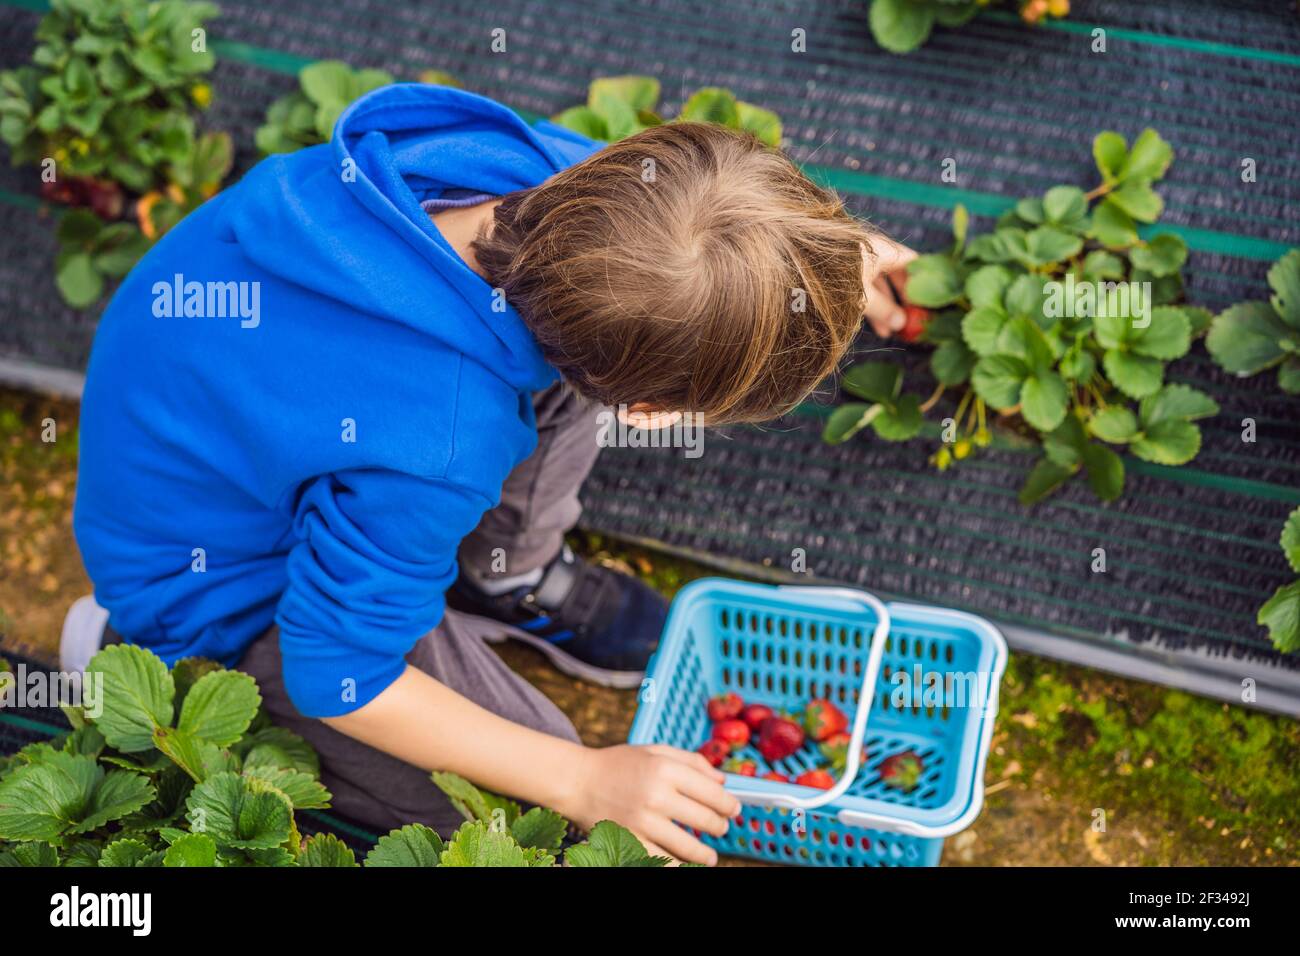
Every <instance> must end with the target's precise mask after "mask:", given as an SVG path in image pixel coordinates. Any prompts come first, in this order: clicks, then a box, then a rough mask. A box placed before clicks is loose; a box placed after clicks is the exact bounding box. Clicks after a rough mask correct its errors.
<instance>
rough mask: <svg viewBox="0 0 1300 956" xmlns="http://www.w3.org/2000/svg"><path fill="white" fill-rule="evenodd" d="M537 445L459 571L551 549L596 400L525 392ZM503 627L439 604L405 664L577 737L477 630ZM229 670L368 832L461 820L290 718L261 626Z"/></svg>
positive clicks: (541, 555)
mask: <svg viewBox="0 0 1300 956" xmlns="http://www.w3.org/2000/svg"><path fill="white" fill-rule="evenodd" d="M534 407H535V408H536V411H537V433H538V444H537V449H536V450H535V451H534V452H533V454H532V455H530V456H529V457H528V458H527V459H526V460H525V461H523V462H522V463H521V464H520V465H519V467H517V468H516V469H515V470H514V471H513V472H512V473H511V474H510V477H509V478H508V479H507V480H506V482H505V485H504V486H503V487H502V489H501V503H500V504H499V505H497V507H495V508H493V509H492V510H491V511H489V512H487V513H486V514H485V515H484V516H483V519H482V521H480V522H479V526H478V527H477V528H476V529H475V530H474V532H473V533H472V534H470V535H469V537H467V538H466V539H465V540H464V541H463V542H462V543H461V547H460V555H459V558H460V563H461V566H462V567H463V568H470V569H482V570H483V571H484V572H486V571H487V570H488V569H490V568H492V561H493V554H494V551H495V549H498V548H500V549H503V552H496V553H497V554H498V555H499V554H501V553H504V554H505V556H506V561H507V568H506V573H507V574H509V575H516V574H524V573H527V572H528V571H530V570H532V569H535V568H539V567H541V566H542V565H544V564H546V563H548V562H549V561H550V560H551V558H553V557H555V555H556V554H558V553H559V550H560V547H561V546H562V544H563V541H564V533H565V532H566V531H568V530H569V529H570V528H572V527H573V526H574V524H576V523H577V520H578V515H579V514H580V513H581V511H582V507H581V505H580V504H579V502H578V488H579V486H580V485H581V484H582V481H583V479H584V478H586V476H587V473H588V472H589V471H590V470H591V466H592V464H593V463H594V462H595V460H596V453H597V451H598V450H599V448H598V446H597V444H596V434H597V431H596V420H595V416H596V414H597V412H598V411H599V408H598V407H596V406H593V405H592V404H590V403H589V402H586V401H585V400H583V399H581V398H579V397H578V396H577V395H575V394H574V393H573V392H572V391H570V390H569V389H567V388H564V387H562V386H558V385H557V386H552V387H551V388H548V389H546V390H545V391H543V392H539V393H538V394H537V395H536V396H535V397H534ZM509 630H510V628H509V627H508V626H507V625H504V624H501V623H499V622H497V621H492V620H488V619H486V618H481V617H475V616H473V615H468V614H460V613H458V612H456V611H452V610H450V609H449V610H448V611H447V612H446V614H445V616H444V617H443V620H442V623H440V624H439V625H438V626H437V627H436V628H435V629H434V630H433V631H431V632H430V633H428V634H426V635H425V636H424V637H422V638H421V639H420V640H419V642H418V643H417V644H416V645H415V647H414V648H413V649H412V650H411V652H410V653H409V654H408V655H407V656H406V659H407V661H408V662H409V663H410V664H411V665H412V666H414V667H418V668H419V669H420V670H422V671H424V672H425V673H426V674H429V675H431V676H432V677H434V678H436V679H437V680H439V681H441V682H442V683H443V684H445V685H447V686H448V687H450V688H451V689H452V690H454V691H456V692H458V693H460V694H462V695H463V696H465V697H467V698H469V699H470V700H472V701H474V703H476V704H478V705H480V706H481V707H484V708H486V709H487V710H490V711H492V712H494V713H496V714H500V715H501V716H502V717H505V718H506V719H507V720H512V721H514V722H515V723H517V724H523V725H524V726H526V727H532V728H534V729H536V730H541V731H544V732H545V733H548V734H553V735H555V736H557V737H564V738H566V739H568V740H575V741H576V740H577V739H578V736H577V734H576V732H575V731H574V729H573V725H572V724H571V723H569V720H568V718H567V717H565V716H564V714H563V713H561V712H560V710H559V708H557V707H556V706H555V705H554V704H552V703H551V702H550V701H549V700H548V699H547V698H546V697H544V696H543V695H542V693H541V692H540V691H538V690H537V689H536V688H535V687H533V686H532V685H531V684H529V683H528V682H527V681H525V680H524V679H523V678H521V677H520V676H519V675H518V674H516V673H515V672H514V671H512V670H510V668H509V667H507V666H506V665H505V663H504V662H503V661H502V660H501V658H499V657H498V656H497V655H496V654H495V653H494V652H493V651H492V649H491V648H490V647H488V646H487V643H486V642H485V638H488V637H493V638H495V637H500V636H502V635H504V634H505V633H507V632H508V631H509ZM239 668H240V670H243V671H245V672H247V673H248V674H251V675H252V676H253V677H254V678H255V679H256V680H257V683H258V686H259V687H260V688H261V691H262V699H263V701H264V703H265V705H266V708H267V711H268V713H269V714H270V716H271V717H272V719H274V720H275V722H276V723H278V724H281V725H283V726H285V727H288V728H289V729H290V730H293V731H294V732H295V733H297V734H299V735H300V736H302V737H303V738H305V739H306V740H307V742H308V743H310V744H311V745H312V746H313V747H315V748H316V751H317V753H319V754H320V759H321V782H322V783H323V784H324V785H325V786H326V787H327V788H328V789H329V791H330V792H331V793H332V794H333V795H334V799H333V807H334V809H335V810H336V811H337V812H339V813H340V814H343V815H345V816H348V817H350V818H352V819H353V820H356V821H357V822H359V823H362V824H364V825H367V826H369V827H371V828H372V829H374V830H375V831H377V832H379V833H386V832H388V831H389V830H391V829H393V828H395V827H400V826H403V825H404V824H407V823H413V822H415V823H424V824H426V825H428V826H430V827H433V828H434V829H435V830H437V831H438V832H439V833H442V834H444V835H446V834H447V833H449V832H451V831H452V830H454V829H455V828H456V827H457V826H459V825H460V822H461V820H462V817H461V816H460V814H459V813H458V812H457V811H456V810H455V809H454V808H453V807H452V806H451V804H450V803H449V802H448V801H447V799H446V798H445V797H443V795H442V792H441V791H440V790H438V788H437V787H435V786H434V785H433V782H432V781H431V780H430V779H429V774H428V773H427V772H426V771H424V770H420V769H418V768H417V767H414V766H412V765H411V764H408V763H404V762H402V761H400V760H398V759H397V758H395V757H390V756H389V755H388V754H385V753H383V752H381V751H379V750H376V749H374V748H373V747H370V746H368V745H366V744H363V743H360V742H359V741H356V740H353V739H352V738H351V737H348V736H347V735H345V734H341V733H339V732H338V731H336V730H332V729H331V728H329V727H327V726H326V725H325V724H324V723H322V722H321V721H319V720H315V719H313V718H310V717H304V716H302V715H301V714H299V713H298V712H297V711H296V710H295V709H294V706H293V704H292V703H291V702H290V700H289V697H288V695H287V694H286V693H285V690H284V679H283V678H282V677H281V674H280V634H279V630H278V628H272V629H271V630H270V631H268V632H267V633H266V634H265V635H264V636H263V637H261V638H259V639H258V640H257V641H256V642H255V643H254V644H253V645H252V646H251V647H249V649H248V651H247V652H246V653H245V655H244V659H243V660H242V661H241V662H240V664H239Z"/></svg>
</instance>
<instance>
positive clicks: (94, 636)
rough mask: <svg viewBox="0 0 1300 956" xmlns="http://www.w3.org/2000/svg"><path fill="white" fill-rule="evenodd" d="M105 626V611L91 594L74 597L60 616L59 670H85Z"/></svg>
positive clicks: (99, 642) (96, 649)
mask: <svg viewBox="0 0 1300 956" xmlns="http://www.w3.org/2000/svg"><path fill="white" fill-rule="evenodd" d="M107 626H108V611H106V610H104V609H103V608H102V607H100V606H99V605H98V604H96V603H95V598H94V597H93V596H92V595H89V594H87V595H86V596H85V597H83V598H77V600H76V601H74V602H73V603H72V607H70V608H68V613H67V615H66V616H65V617H64V618H63V634H62V636H61V637H60V638H59V669H60V670H62V671H64V672H65V673H69V674H73V673H77V672H79V671H84V670H85V669H86V665H87V664H89V663H90V659H91V658H92V657H94V656H95V655H96V654H98V653H99V649H100V647H101V646H102V645H103V643H104V628H105V627H107Z"/></svg>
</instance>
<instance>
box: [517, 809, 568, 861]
mask: <svg viewBox="0 0 1300 956" xmlns="http://www.w3.org/2000/svg"><path fill="white" fill-rule="evenodd" d="M568 828H569V824H568V822H567V821H566V820H565V819H564V817H562V816H560V815H559V814H558V813H556V812H555V811H554V810H547V809H546V808H544V807H533V808H532V809H531V810H529V811H528V812H527V813H525V814H524V815H523V816H521V817H520V818H519V819H518V820H516V821H515V822H514V823H512V824H510V833H511V835H512V836H513V837H514V838H515V840H516V841H517V842H518V843H519V845H520V846H521V847H523V848H524V849H528V848H530V847H535V848H536V849H539V850H549V851H552V852H554V851H556V850H559V848H560V843H561V842H562V841H563V840H564V834H565V833H566V832H567V830H568Z"/></svg>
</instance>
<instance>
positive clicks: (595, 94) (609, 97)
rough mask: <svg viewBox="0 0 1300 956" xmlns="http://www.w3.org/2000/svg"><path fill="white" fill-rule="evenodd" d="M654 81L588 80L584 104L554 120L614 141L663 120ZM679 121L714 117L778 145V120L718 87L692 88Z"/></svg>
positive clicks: (626, 78)
mask: <svg viewBox="0 0 1300 956" xmlns="http://www.w3.org/2000/svg"><path fill="white" fill-rule="evenodd" d="M658 104H659V81H658V80H656V79H655V78H654V77H651V76H610V77H603V78H601V79H598V80H593V81H592V83H591V86H590V87H589V88H588V90H587V104H586V105H585V106H573V107H570V108H569V109H567V110H565V111H564V112H563V113H560V114H559V115H557V116H554V117H552V119H553V120H554V122H556V123H558V124H560V125H561V126H564V127H567V128H568V129H571V130H573V131H575V132H578V133H581V134H583V135H584V136H590V137H591V138H592V139H598V140H603V141H605V142H607V143H613V142H617V141H618V140H620V139H625V138H626V137H628V136H631V135H633V134H634V133H639V132H641V131H642V130H643V129H648V128H649V127H651V126H659V125H660V124H662V123H664V122H666V121H665V120H664V118H663V117H662V116H660V115H659V113H657V112H656V109H657V108H658ZM674 120H676V121H679V122H697V123H717V124H719V125H721V126H726V127H729V128H730V129H740V130H744V131H745V132H747V133H751V134H753V135H754V137H755V138H756V139H758V141H759V142H761V143H763V144H765V145H767V146H771V147H774V148H775V147H777V146H780V145H781V120H780V119H779V118H778V117H777V115H776V114H775V113H773V112H771V111H770V110H765V109H762V108H761V107H758V106H754V105H753V104H752V103H743V102H741V101H740V100H737V99H736V97H735V94H733V93H732V92H731V91H730V90H725V89H722V88H721V87H716V86H710V87H705V88H704V89H702V90H697V91H696V92H695V93H694V94H692V95H691V97H690V98H689V99H688V100H687V101H686V103H685V104H684V105H683V106H682V109H681V112H680V113H678V114H677V116H676V117H674Z"/></svg>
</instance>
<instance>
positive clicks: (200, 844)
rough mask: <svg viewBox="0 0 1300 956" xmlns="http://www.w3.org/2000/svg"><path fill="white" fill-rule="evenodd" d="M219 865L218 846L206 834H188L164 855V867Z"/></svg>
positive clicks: (180, 838) (179, 839)
mask: <svg viewBox="0 0 1300 956" xmlns="http://www.w3.org/2000/svg"><path fill="white" fill-rule="evenodd" d="M216 865H217V844H216V843H215V842H213V840H212V837H210V836H208V835H207V834H205V833H186V834H184V835H183V836H180V837H178V838H177V839H176V842H174V843H173V844H172V845H171V846H169V847H168V848H167V850H166V852H165V853H163V866H171V867H211V866H216Z"/></svg>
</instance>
